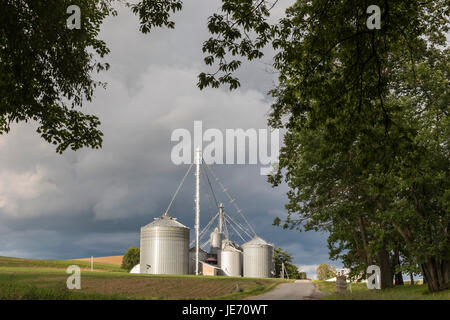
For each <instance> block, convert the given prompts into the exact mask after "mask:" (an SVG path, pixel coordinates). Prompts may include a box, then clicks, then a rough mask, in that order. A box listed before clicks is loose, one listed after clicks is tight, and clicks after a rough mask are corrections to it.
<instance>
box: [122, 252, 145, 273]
mask: <svg viewBox="0 0 450 320" xmlns="http://www.w3.org/2000/svg"><path fill="white" fill-rule="evenodd" d="M140 252H141V251H140V250H139V248H136V247H130V248H128V250H127V251H126V252H125V255H124V256H123V260H122V266H121V267H122V269H125V270H127V271H130V270H131V269H133V267H134V266H135V265H137V264H139V260H140Z"/></svg>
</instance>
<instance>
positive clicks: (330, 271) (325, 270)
mask: <svg viewBox="0 0 450 320" xmlns="http://www.w3.org/2000/svg"><path fill="white" fill-rule="evenodd" d="M316 273H317V279H318V280H327V279H331V278H334V277H335V276H336V268H335V267H333V266H330V265H329V264H326V263H322V264H320V265H319V266H318V267H317V269H316Z"/></svg>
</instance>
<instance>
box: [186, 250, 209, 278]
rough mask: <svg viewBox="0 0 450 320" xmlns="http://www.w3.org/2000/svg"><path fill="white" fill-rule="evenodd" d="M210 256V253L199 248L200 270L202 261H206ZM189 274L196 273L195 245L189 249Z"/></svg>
mask: <svg viewBox="0 0 450 320" xmlns="http://www.w3.org/2000/svg"><path fill="white" fill-rule="evenodd" d="M207 257H208V253H207V252H206V251H205V250H203V249H202V248H199V250H198V260H199V262H198V265H199V268H198V270H202V267H201V263H200V261H205V260H206V258H207ZM189 274H195V247H192V248H190V249H189Z"/></svg>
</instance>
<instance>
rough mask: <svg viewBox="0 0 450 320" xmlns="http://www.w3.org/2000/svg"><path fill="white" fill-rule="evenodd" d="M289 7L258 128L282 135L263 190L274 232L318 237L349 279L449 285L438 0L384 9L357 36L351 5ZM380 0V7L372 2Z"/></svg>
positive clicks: (447, 65) (448, 130) (442, 20)
mask: <svg viewBox="0 0 450 320" xmlns="http://www.w3.org/2000/svg"><path fill="white" fill-rule="evenodd" d="M346 2H347V4H348V5H338V4H333V5H329V6H328V7H327V8H326V9H325V7H324V6H325V3H327V1H313V2H306V1H297V3H296V4H295V5H294V6H293V7H291V8H290V9H288V11H287V17H286V18H285V19H284V20H283V21H282V22H281V23H280V25H279V26H278V27H277V28H278V29H277V31H276V32H275V34H276V36H275V39H274V40H273V41H274V43H275V44H276V47H277V48H278V50H279V53H278V54H277V55H276V57H275V61H276V62H275V67H276V68H277V70H278V72H279V74H280V76H279V84H278V85H277V87H276V88H275V89H274V90H272V96H273V97H274V99H275V103H274V104H273V108H272V113H271V116H270V122H271V124H272V125H273V126H276V127H283V128H286V129H287V133H286V135H285V138H284V143H285V146H284V147H283V149H282V152H281V156H280V163H279V170H278V172H277V174H276V175H274V176H272V177H271V178H270V181H271V182H272V183H273V184H274V185H278V184H280V183H282V182H283V181H284V182H286V183H287V184H288V185H289V187H290V191H289V192H288V197H289V203H288V204H287V206H286V208H287V210H288V216H287V219H285V220H283V221H281V220H280V219H276V220H275V224H277V225H282V226H284V227H285V228H297V229H300V230H317V231H319V230H320V231H327V232H328V233H329V238H328V247H329V250H330V256H331V258H332V259H340V260H342V261H343V264H344V266H345V267H348V268H350V269H351V275H354V276H356V275H362V276H364V274H365V270H366V268H367V266H369V265H373V264H375V265H378V266H379V267H380V269H381V286H382V288H387V287H391V286H392V285H393V280H394V278H395V279H397V283H401V282H402V279H401V273H410V274H415V273H421V274H422V275H423V277H424V279H425V281H426V282H427V284H428V287H429V290H430V291H438V290H444V289H448V288H449V287H450V233H449V231H450V210H449V209H450V148H449V141H450V121H449V113H450V112H449V111H450V110H449V106H450V82H449V79H450V59H449V58H450V55H449V53H450V50H449V48H448V43H447V40H446V37H445V33H446V31H448V28H449V11H448V6H445V3H444V2H443V1H432V2H427V3H419V2H418V1H385V2H384V3H379V4H378V5H379V6H380V7H381V10H382V13H381V19H382V27H381V29H380V30H369V29H368V28H367V27H366V25H365V22H366V19H367V16H366V15H365V11H364V10H365V7H364V5H363V4H362V3H361V2H360V1H346ZM376 2H380V1H375V3H376Z"/></svg>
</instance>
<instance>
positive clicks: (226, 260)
mask: <svg viewBox="0 0 450 320" xmlns="http://www.w3.org/2000/svg"><path fill="white" fill-rule="evenodd" d="M220 260H221V269H222V271H223V273H224V274H225V275H227V276H230V277H240V276H242V251H241V250H239V249H237V248H236V246H233V245H232V244H231V243H229V242H224V245H223V247H222V252H221V259H220Z"/></svg>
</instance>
